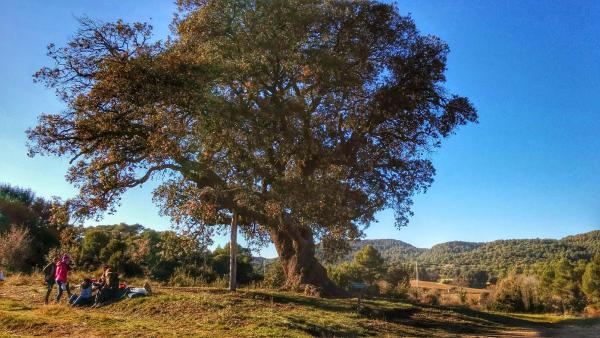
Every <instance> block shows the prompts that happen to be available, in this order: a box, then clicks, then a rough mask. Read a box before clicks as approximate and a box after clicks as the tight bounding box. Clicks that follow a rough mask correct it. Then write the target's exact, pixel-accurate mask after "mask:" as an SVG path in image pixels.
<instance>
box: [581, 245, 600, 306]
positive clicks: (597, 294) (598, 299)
mask: <svg viewBox="0 0 600 338" xmlns="http://www.w3.org/2000/svg"><path fill="white" fill-rule="evenodd" d="M582 277H583V279H582V289H583V292H584V293H585V295H586V296H587V297H588V299H589V300H590V302H592V303H596V304H598V305H600V254H596V255H595V256H594V258H593V259H592V261H591V262H590V263H589V264H588V265H587V266H586V268H585V273H584V274H583V276H582Z"/></svg>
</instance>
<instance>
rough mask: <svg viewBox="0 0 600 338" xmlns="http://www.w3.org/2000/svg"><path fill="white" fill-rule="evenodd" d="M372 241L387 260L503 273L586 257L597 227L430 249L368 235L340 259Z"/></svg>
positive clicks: (440, 270)
mask: <svg viewBox="0 0 600 338" xmlns="http://www.w3.org/2000/svg"><path fill="white" fill-rule="evenodd" d="M368 244H371V245H373V246H374V247H375V248H376V249H377V250H378V251H379V252H380V253H381V255H382V256H383V257H384V258H386V259H387V260H388V261H396V262H407V263H408V262H414V261H415V260H418V262H419V264H420V265H422V266H423V267H424V268H425V269H426V270H427V271H430V272H432V273H434V274H442V275H444V274H452V273H456V271H460V270H462V271H466V270H485V271H488V272H490V273H491V274H493V275H496V276H498V275H503V274H505V273H506V272H508V271H510V270H511V269H513V268H517V267H518V268H522V269H525V270H527V269H531V268H532V267H533V266H534V265H535V264H537V263H541V262H543V261H546V260H548V259H552V258H555V257H559V256H565V257H567V258H569V259H571V260H573V261H575V260H579V259H586V260H587V259H589V258H590V257H591V256H593V255H594V254H595V253H599V252H600V230H596V231H591V232H588V233H583V234H578V235H573V236H568V237H565V238H562V239H560V240H556V239H509V240H497V241H493V242H487V243H476V242H461V241H453V242H446V243H440V244H437V245H434V246H433V247H431V249H423V248H417V247H415V246H413V245H411V244H408V243H405V242H403V241H399V240H394V239H370V240H363V241H357V242H353V243H351V248H352V250H351V252H350V253H349V254H348V255H346V257H345V258H344V260H349V259H351V257H352V256H353V255H354V253H355V252H356V251H358V250H360V248H362V247H363V246H365V245H368Z"/></svg>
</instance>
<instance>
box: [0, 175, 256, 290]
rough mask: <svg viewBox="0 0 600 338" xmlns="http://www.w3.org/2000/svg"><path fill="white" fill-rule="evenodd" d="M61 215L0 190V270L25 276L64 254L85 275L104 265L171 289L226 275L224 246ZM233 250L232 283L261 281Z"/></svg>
mask: <svg viewBox="0 0 600 338" xmlns="http://www.w3.org/2000/svg"><path fill="white" fill-rule="evenodd" d="M61 213H62V211H61V208H60V204H59V202H58V201H48V200H46V199H43V198H39V197H36V196H35V194H34V193H33V192H32V191H31V190H28V189H22V188H18V187H13V186H10V185H6V184H5V185H0V265H1V266H2V267H4V268H5V269H7V270H9V271H12V272H31V271H32V270H33V269H35V268H40V267H42V266H44V265H45V264H46V263H47V262H49V261H50V260H51V259H52V257H55V256H59V255H61V254H63V253H69V254H70V256H71V258H72V268H73V269H75V270H79V271H90V272H91V271H95V270H97V269H99V268H100V267H101V265H102V264H108V265H111V266H112V267H113V268H114V269H115V270H116V271H118V272H120V273H122V274H123V275H125V276H144V277H148V278H152V279H155V280H159V281H164V282H170V283H173V284H176V285H196V284H201V283H213V282H215V281H217V280H219V279H223V280H224V279H225V278H224V277H225V275H227V274H228V273H229V246H228V245H226V246H225V247H223V248H221V247H217V248H216V249H214V250H212V251H211V250H208V248H207V246H206V245H205V243H202V242H200V241H198V240H197V239H195V238H194V237H192V236H186V235H182V234H178V233H176V232H174V231H155V230H152V229H148V228H144V227H143V226H141V225H127V224H116V225H99V226H94V227H85V228H84V227H75V226H72V225H69V224H68V222H66V221H65V220H67V219H68V218H67V217H66V215H62V214H61ZM237 251H238V258H237V280H238V283H240V284H247V283H251V282H253V281H258V280H261V279H262V277H263V276H262V275H261V274H259V273H258V272H256V271H255V269H254V267H253V265H252V255H251V252H250V250H249V249H247V248H243V247H241V246H238V250H237Z"/></svg>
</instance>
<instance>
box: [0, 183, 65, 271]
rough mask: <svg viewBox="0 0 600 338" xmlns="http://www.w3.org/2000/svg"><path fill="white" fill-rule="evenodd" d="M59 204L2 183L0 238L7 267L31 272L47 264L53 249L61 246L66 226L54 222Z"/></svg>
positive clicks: (26, 190) (0, 192)
mask: <svg viewBox="0 0 600 338" xmlns="http://www.w3.org/2000/svg"><path fill="white" fill-rule="evenodd" d="M56 205H57V202H56V201H54V202H51V201H47V200H45V199H43V198H39V197H36V196H35V194H34V193H33V192H32V191H31V190H29V189H24V188H19V187H14V186H11V185H8V184H0V238H1V239H2V240H1V241H2V242H3V244H0V245H2V246H3V249H2V250H3V255H5V257H8V256H10V257H11V258H5V260H8V262H6V263H5V264H7V266H8V267H13V268H15V269H19V270H21V269H25V270H28V269H30V268H32V267H33V266H35V265H41V264H43V263H44V256H45V255H46V253H47V252H48V250H50V248H52V247H55V246H57V245H58V244H59V243H60V233H61V231H62V230H63V229H64V228H65V227H66V224H65V223H61V222H55V221H53V218H52V216H53V213H52V210H53V207H55V206H56Z"/></svg>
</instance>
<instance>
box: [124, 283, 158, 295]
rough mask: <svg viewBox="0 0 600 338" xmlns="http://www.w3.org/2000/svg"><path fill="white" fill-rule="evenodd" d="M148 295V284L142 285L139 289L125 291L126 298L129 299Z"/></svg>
mask: <svg viewBox="0 0 600 338" xmlns="http://www.w3.org/2000/svg"><path fill="white" fill-rule="evenodd" d="M150 293H152V289H151V288H150V284H148V282H146V283H144V286H143V287H141V288H127V290H126V294H127V297H129V298H136V297H143V296H148V295H150Z"/></svg>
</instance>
